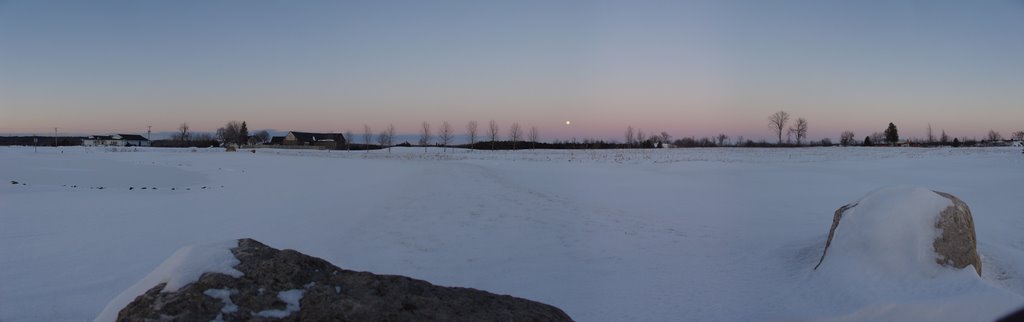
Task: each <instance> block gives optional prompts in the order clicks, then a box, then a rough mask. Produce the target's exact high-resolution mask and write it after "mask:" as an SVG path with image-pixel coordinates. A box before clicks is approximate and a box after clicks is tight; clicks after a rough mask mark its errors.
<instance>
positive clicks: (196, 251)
mask: <svg viewBox="0 0 1024 322" xmlns="http://www.w3.org/2000/svg"><path fill="white" fill-rule="evenodd" d="M237 246H238V241H237V240H230V241H224V242H219V243H211V244H204V245H191V246H186V247H182V248H181V249H180V250H178V251H177V252H175V253H174V255H171V257H170V258H168V259H167V260H165V261H164V262H163V263H162V264H160V266H157V268H156V269H154V270H153V272H151V273H149V275H146V277H145V278H143V279H142V280H141V281H139V282H138V283H135V285H132V286H131V287H129V288H128V289H127V290H125V291H124V292H121V294H120V295H118V296H117V297H116V298H114V300H112V301H110V303H109V304H107V306H106V307H105V308H104V309H103V312H100V315H99V316H98V317H96V319H95V320H94V321H96V322H102V321H114V320H116V319H117V313H118V312H119V311H121V309H122V308H124V307H125V306H126V305H128V303H131V301H133V300H135V298H136V297H138V296H139V295H142V294H143V293H146V291H148V290H149V289H151V288H153V287H154V286H157V285H159V284H160V283H167V284H165V285H164V288H163V289H162V290H161V292H175V291H177V290H178V289H180V288H181V287H182V286H185V285H188V284H189V283H192V282H195V281H197V280H199V277H200V276H202V275H203V273H207V272H212V273H223V274H228V275H231V276H234V277H241V276H242V272H239V271H238V270H236V269H235V268H234V267H235V265H238V263H239V261H238V259H237V258H235V255H233V254H232V253H231V248H234V247H237ZM208 291H209V290H208ZM204 294H205V293H204ZM214 294H215V295H217V296H219V295H220V294H219V293H216V292H215V293H214ZM229 294H230V293H229ZM206 295H209V296H214V295H211V294H206ZM214 297H216V296H214ZM227 301H229V302H230V301H231V298H230V297H228V298H227Z"/></svg>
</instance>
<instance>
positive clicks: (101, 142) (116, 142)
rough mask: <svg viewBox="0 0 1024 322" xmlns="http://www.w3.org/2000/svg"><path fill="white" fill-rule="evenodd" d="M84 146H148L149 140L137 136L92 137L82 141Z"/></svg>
mask: <svg viewBox="0 0 1024 322" xmlns="http://www.w3.org/2000/svg"><path fill="white" fill-rule="evenodd" d="M82 145H84V146H150V141H149V139H146V138H145V137H143V136H141V135H138V134H114V135H110V136H106V135H93V136H90V137H88V138H86V139H84V140H82Z"/></svg>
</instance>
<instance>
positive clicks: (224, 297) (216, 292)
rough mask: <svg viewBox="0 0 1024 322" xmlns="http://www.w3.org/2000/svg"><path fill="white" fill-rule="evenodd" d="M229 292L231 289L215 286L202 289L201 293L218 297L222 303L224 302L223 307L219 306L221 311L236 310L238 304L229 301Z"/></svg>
mask: <svg viewBox="0 0 1024 322" xmlns="http://www.w3.org/2000/svg"><path fill="white" fill-rule="evenodd" d="M231 293H232V290H230V289H217V288H211V289H208V290H206V291H203V294H205V295H206V296H209V297H212V298H215V299H218V300H220V301H221V302H222V303H224V307H222V308H220V312H221V313H234V312H238V305H235V302H234V301H231Z"/></svg>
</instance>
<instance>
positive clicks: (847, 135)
mask: <svg viewBox="0 0 1024 322" xmlns="http://www.w3.org/2000/svg"><path fill="white" fill-rule="evenodd" d="M854 136H856V134H853V131H843V134H840V135H839V144H841V145H842V146H850V145H853V144H854V143H855V142H854V140H853V137H854Z"/></svg>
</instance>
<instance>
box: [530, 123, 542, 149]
mask: <svg viewBox="0 0 1024 322" xmlns="http://www.w3.org/2000/svg"><path fill="white" fill-rule="evenodd" d="M527 136H528V137H529V139H528V140H530V144H531V146H530V149H536V148H537V140H540V132H538V131H537V127H536V126H531V127H530V134H528V135H527Z"/></svg>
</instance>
